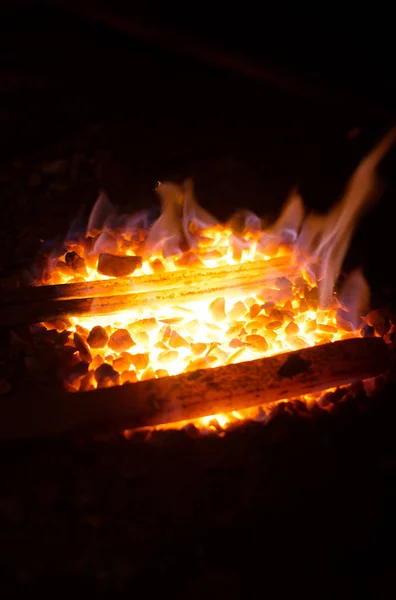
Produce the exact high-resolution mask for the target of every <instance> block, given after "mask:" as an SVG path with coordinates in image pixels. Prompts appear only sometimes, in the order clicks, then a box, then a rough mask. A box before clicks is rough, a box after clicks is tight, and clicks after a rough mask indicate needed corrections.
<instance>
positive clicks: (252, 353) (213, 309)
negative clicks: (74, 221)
mask: <svg viewBox="0 0 396 600" xmlns="http://www.w3.org/2000/svg"><path fill="white" fill-rule="evenodd" d="M395 137H396V129H393V130H392V131H391V132H389V133H388V134H387V136H385V138H384V139H383V140H382V141H381V142H380V143H379V144H378V146H377V147H376V148H374V150H373V151H372V152H370V153H369V154H368V155H367V156H366V157H365V158H364V160H363V161H362V162H361V164H360V165H359V166H358V168H357V170H356V171H355V173H354V174H353V176H352V177H351V179H350V181H349V183H348V185H347V188H346V192H345V194H344V196H343V198H342V199H341V201H340V202H339V203H338V204H337V205H336V206H335V207H334V208H333V209H332V210H331V211H330V213H329V214H328V215H324V216H323V215H322V216H319V215H315V214H309V215H305V210H304V205H303V202H302V199H301V197H300V196H299V194H298V193H297V192H296V191H293V193H292V194H291V196H290V197H289V199H288V200H287V202H286V204H285V207H284V209H283V211H282V213H281V215H280V217H279V218H278V219H277V221H276V222H275V223H274V224H273V225H272V226H271V227H269V228H266V229H263V228H262V224H261V220H260V219H259V218H258V217H257V216H256V215H254V214H253V213H251V212H250V211H243V212H242V213H239V214H237V215H235V216H234V217H233V218H232V219H231V220H230V221H229V222H228V223H227V224H223V223H219V222H218V221H217V220H216V219H215V218H214V217H213V216H212V215H210V214H209V213H208V212H207V211H205V210H204V209H203V208H201V207H200V206H199V204H198V202H197V200H196V198H195V195H194V188H193V182H192V181H191V180H187V181H186V182H184V183H183V184H182V185H177V184H174V183H163V184H160V185H159V186H158V188H157V192H158V194H159V196H160V200H161V205H162V212H161V215H160V217H159V218H158V219H157V220H156V221H155V222H154V223H153V224H152V225H151V226H150V218H149V213H148V212H142V213H139V214H138V215H133V216H127V217H122V216H121V217H120V216H118V214H117V211H116V210H115V208H114V207H113V206H112V204H111V203H110V201H109V199H108V198H107V196H106V195H105V194H104V193H102V194H101V195H100V196H99V199H98V201H97V203H96V204H95V206H94V208H93V210H92V212H91V215H90V218H89V220H88V225H87V228H86V231H85V235H84V236H82V237H80V238H78V237H77V238H76V236H75V235H73V236H69V238H68V239H67V240H66V242H65V251H66V252H67V253H69V254H67V253H66V252H65V253H64V254H63V255H61V256H59V255H58V256H53V257H51V258H50V260H49V264H48V270H47V273H46V275H45V276H43V278H42V280H41V281H40V284H43V283H46V284H57V283H66V282H80V281H93V280H98V279H106V278H107V279H108V278H109V276H108V275H107V276H106V275H103V274H101V273H99V272H98V270H97V264H98V257H99V255H100V254H101V253H103V252H106V253H110V254H113V255H115V256H116V257H117V256H141V257H142V259H143V260H142V263H141V266H139V267H138V268H136V270H135V271H134V272H133V277H131V278H130V284H131V289H132V288H133V287H134V285H135V283H138V282H139V277H140V276H143V275H146V276H147V275H150V274H154V273H162V274H163V275H162V276H163V281H166V279H167V276H168V275H167V274H169V273H173V272H175V271H181V272H183V273H190V274H191V273H196V277H197V279H199V278H201V279H202V277H204V276H205V273H209V270H211V269H217V268H220V267H229V273H230V277H231V275H232V273H233V269H234V268H235V266H236V265H243V264H246V265H248V266H249V267H250V266H252V269H253V270H252V275H251V278H250V275H249V274H247V275H246V276H245V279H244V280H243V282H242V283H241V284H240V285H239V284H238V285H231V283H230V285H229V287H227V281H228V276H226V277H225V279H224V284H223V287H222V291H221V293H219V294H217V295H216V294H215V295H214V297H210V298H209V299H208V297H207V294H205V293H203V294H202V298H201V297H200V296H199V295H198V297H194V298H193V299H191V298H190V299H189V297H188V294H187V295H186V300H183V299H181V300H180V301H178V302H176V303H169V301H167V302H163V303H161V302H160V301H159V302H156V303H155V304H152V303H148V302H147V303H144V302H143V303H142V304H141V305H140V306H138V307H136V306H134V307H131V308H130V309H129V310H126V311H123V312H120V313H117V314H115V315H111V316H109V315H107V316H103V315H100V314H92V315H91V316H89V317H84V318H80V317H72V318H70V320H69V321H68V322H62V321H60V320H58V321H57V323H56V324H55V326H56V328H57V329H59V330H62V329H67V330H68V331H69V332H70V333H71V334H72V335H73V334H77V338H76V337H74V341H72V340H73V338H70V340H69V342H68V344H69V345H72V346H73V345H74V346H76V348H77V350H76V356H78V357H79V359H81V360H83V361H86V362H88V363H89V366H88V372H86V373H84V372H81V373H79V372H78V370H77V371H76V372H75V373H74V374H72V375H70V374H68V375H67V374H66V375H65V385H66V387H67V388H68V389H70V390H71V391H76V390H90V389H95V388H96V387H98V386H99V387H107V386H112V385H119V384H122V383H125V382H132V381H137V380H144V379H151V378H155V377H157V378H158V377H165V376H167V375H176V374H178V373H181V372H184V371H190V370H195V369H200V368H212V367H217V366H222V365H227V364H230V363H237V362H242V361H247V360H254V359H257V358H261V357H264V356H270V355H273V354H277V353H281V352H286V351H288V350H296V349H298V348H302V347H306V346H314V345H316V344H321V343H325V342H332V341H336V340H340V339H345V338H348V337H354V336H358V335H360V333H359V325H360V317H361V314H362V312H363V311H364V310H365V309H367V308H368V301H369V288H368V285H367V283H366V282H365V280H364V277H363V275H362V273H361V272H355V273H353V274H352V275H351V276H350V278H349V279H347V281H346V282H345V284H344V286H343V289H342V290H341V293H340V295H339V297H338V298H337V297H336V295H335V293H334V283H335V281H336V279H337V277H338V275H339V273H340V270H341V266H342V262H343V260H344V257H345V254H346V252H347V250H348V247H349V244H350V240H351V236H352V234H353V230H354V227H355V225H356V223H357V221H358V218H359V217H360V215H361V214H362V212H363V210H364V209H365V208H366V206H367V204H368V202H369V201H372V199H373V197H374V196H375V194H376V193H377V192H378V183H377V175H376V168H377V166H378V164H379V162H380V160H381V159H382V158H383V157H384V155H385V154H386V152H387V151H388V149H389V148H390V146H391V144H393V142H394V140H395ZM70 253H75V255H74V254H73V257H75V256H77V258H78V259H79V260H74V259H73V261H74V262H73V261H71V260H70V256H71V255H70ZM68 256H69V259H68ZM259 261H262V263H259ZM274 261H275V262H274ZM257 264H265V265H268V272H267V269H266V268H264V270H263V273H262V275H260V273H259V274H257V272H254V266H255V265H257ZM274 265H275V266H274ZM212 272H214V271H212ZM249 273H250V271H249ZM266 273H267V274H266ZM191 281H192V282H193V279H191ZM264 282H265V283H264ZM181 285H182V286H183V283H182V284H181ZM191 285H193V283H192V284H191ZM158 287H159V288H160V287H161V284H158ZM46 326H48V327H50V326H51V327H52V326H53V325H49V324H46ZM76 340H77V341H76ZM104 365H105V366H104ZM106 365H107V366H106ZM256 412H257V411H256ZM246 414H247V413H246V411H245V412H244V413H235V414H232V415H212V416H211V417H205V418H204V419H201V420H200V421H199V423H198V424H199V425H200V426H201V427H203V428H208V427H211V425H210V424H211V423H213V422H217V423H218V424H220V426H224V424H226V423H228V422H231V421H233V420H240V419H243V418H246ZM249 414H250V413H249Z"/></svg>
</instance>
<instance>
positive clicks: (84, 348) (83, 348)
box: [73, 333, 92, 363]
mask: <svg viewBox="0 0 396 600" xmlns="http://www.w3.org/2000/svg"><path fill="white" fill-rule="evenodd" d="M73 341H74V345H75V347H76V348H77V350H78V352H79V354H80V358H81V360H83V361H85V362H87V363H90V362H91V361H92V355H91V352H90V351H89V348H88V345H87V343H86V342H85V341H84V339H83V338H82V337H81V335H80V334H79V333H75V334H74V337H73Z"/></svg>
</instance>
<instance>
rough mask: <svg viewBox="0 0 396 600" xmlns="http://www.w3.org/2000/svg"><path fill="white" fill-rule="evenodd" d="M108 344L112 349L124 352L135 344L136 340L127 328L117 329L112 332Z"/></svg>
mask: <svg viewBox="0 0 396 600" xmlns="http://www.w3.org/2000/svg"><path fill="white" fill-rule="evenodd" d="M108 345H109V348H110V349H111V350H114V351H115V352H122V351H123V350H128V349H129V348H131V347H132V346H135V342H134V341H133V339H132V338H131V334H130V333H129V331H128V330H127V329H117V331H115V332H114V333H112V334H111V336H110V339H109V342H108Z"/></svg>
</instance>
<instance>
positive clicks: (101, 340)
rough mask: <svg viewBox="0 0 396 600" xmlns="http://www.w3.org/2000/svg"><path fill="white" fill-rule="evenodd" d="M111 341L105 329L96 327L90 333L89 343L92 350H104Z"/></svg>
mask: <svg viewBox="0 0 396 600" xmlns="http://www.w3.org/2000/svg"><path fill="white" fill-rule="evenodd" d="M108 341H109V336H108V335H107V332H106V330H105V329H103V327H101V326H100V325H96V326H95V327H93V328H92V329H91V331H90V332H89V335H88V338H87V342H88V345H89V346H90V347H91V348H104V347H105V346H106V344H107V342H108Z"/></svg>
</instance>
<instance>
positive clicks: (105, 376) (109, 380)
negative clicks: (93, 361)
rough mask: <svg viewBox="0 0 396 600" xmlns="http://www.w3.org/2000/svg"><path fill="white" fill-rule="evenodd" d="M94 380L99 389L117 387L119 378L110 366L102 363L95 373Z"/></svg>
mask: <svg viewBox="0 0 396 600" xmlns="http://www.w3.org/2000/svg"><path fill="white" fill-rule="evenodd" d="M95 379H96V381H97V383H98V386H99V387H108V386H109V385H119V383H120V376H119V374H118V373H117V371H115V370H114V369H113V367H112V366H111V365H108V364H107V363H104V364H103V365H101V366H100V367H98V368H97V369H96V371H95Z"/></svg>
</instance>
